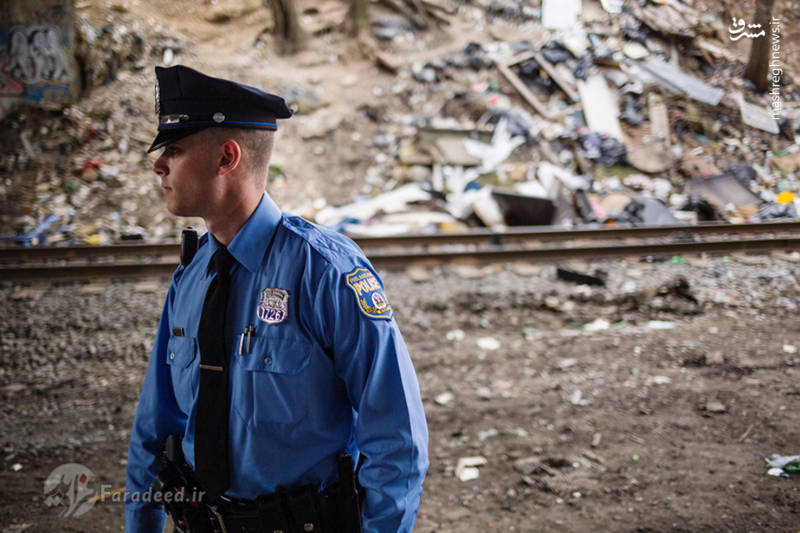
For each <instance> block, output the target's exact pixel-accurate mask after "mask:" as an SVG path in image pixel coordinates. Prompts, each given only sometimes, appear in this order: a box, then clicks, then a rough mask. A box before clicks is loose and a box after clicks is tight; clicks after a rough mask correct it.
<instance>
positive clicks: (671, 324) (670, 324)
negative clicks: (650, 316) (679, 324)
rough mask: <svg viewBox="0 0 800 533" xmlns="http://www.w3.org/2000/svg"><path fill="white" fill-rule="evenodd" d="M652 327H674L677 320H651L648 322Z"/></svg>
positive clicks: (649, 326)
mask: <svg viewBox="0 0 800 533" xmlns="http://www.w3.org/2000/svg"><path fill="white" fill-rule="evenodd" d="M647 327H648V328H650V329H672V328H674V327H675V322H667V321H665V320H651V321H649V322H648V323H647Z"/></svg>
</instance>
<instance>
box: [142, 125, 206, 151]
mask: <svg viewBox="0 0 800 533" xmlns="http://www.w3.org/2000/svg"><path fill="white" fill-rule="evenodd" d="M209 127H210V126H209ZM205 129H208V128H173V129H167V130H161V131H159V132H158V134H157V135H156V138H155V139H153V144H151V145H150V148H148V149H147V153H148V154H149V153H150V152H154V151H156V150H158V149H159V148H163V147H164V146H166V145H168V144H169V143H171V142H175V141H177V140H179V139H183V138H184V137H188V136H189V135H194V134H195V133H198V132H200V131H203V130H205Z"/></svg>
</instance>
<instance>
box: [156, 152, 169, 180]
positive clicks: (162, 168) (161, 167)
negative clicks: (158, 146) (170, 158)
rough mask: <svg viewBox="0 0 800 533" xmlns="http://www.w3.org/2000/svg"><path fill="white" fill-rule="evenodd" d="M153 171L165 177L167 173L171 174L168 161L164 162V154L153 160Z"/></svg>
mask: <svg viewBox="0 0 800 533" xmlns="http://www.w3.org/2000/svg"><path fill="white" fill-rule="evenodd" d="M153 172H155V173H156V174H158V176H159V177H161V178H163V177H164V176H166V175H167V174H169V167H167V165H166V163H164V155H163V154H162V155H160V156H159V157H158V159H156V160H155V161H154V162H153Z"/></svg>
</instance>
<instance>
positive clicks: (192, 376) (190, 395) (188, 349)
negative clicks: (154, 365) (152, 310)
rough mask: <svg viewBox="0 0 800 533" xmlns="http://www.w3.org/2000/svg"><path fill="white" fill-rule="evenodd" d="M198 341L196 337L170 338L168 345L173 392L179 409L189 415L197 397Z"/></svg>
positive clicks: (168, 362)
mask: <svg viewBox="0 0 800 533" xmlns="http://www.w3.org/2000/svg"><path fill="white" fill-rule="evenodd" d="M196 356H197V341H196V339H195V338H194V337H174V336H172V337H170V338H169V342H168V343H167V365H168V366H169V371H170V377H171V378H172V391H173V393H174V394H175V400H176V401H177V402H178V407H179V408H180V410H181V411H183V412H184V414H187V415H188V414H189V411H191V409H192V405H193V404H194V400H195V397H196V395H197V387H198V375H197V365H193V364H192V362H193V361H194V359H195V357H196Z"/></svg>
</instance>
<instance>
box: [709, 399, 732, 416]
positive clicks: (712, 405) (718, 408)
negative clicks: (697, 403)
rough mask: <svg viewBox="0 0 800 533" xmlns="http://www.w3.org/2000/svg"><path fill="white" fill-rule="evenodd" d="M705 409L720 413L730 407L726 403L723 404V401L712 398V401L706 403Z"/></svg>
mask: <svg viewBox="0 0 800 533" xmlns="http://www.w3.org/2000/svg"><path fill="white" fill-rule="evenodd" d="M705 410H706V411H707V412H709V413H716V414H719V413H724V412H726V411H727V410H728V408H727V407H725V404H723V403H722V402H718V401H716V400H711V401H710V402H708V403H706V405H705Z"/></svg>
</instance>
